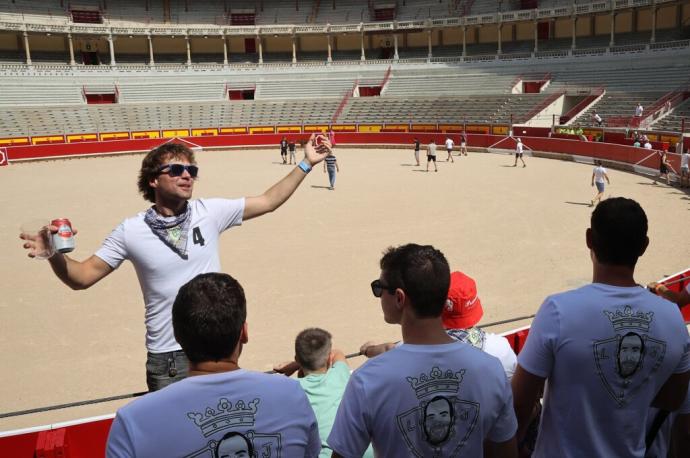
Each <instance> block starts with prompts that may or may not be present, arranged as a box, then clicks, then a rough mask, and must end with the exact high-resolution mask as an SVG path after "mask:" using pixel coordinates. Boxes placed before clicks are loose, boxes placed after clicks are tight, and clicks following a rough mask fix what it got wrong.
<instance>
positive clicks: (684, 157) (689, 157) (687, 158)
mask: <svg viewBox="0 0 690 458" xmlns="http://www.w3.org/2000/svg"><path fill="white" fill-rule="evenodd" d="M688 164H690V153H683V154H681V155H680V166H681V167H682V168H687V167H688Z"/></svg>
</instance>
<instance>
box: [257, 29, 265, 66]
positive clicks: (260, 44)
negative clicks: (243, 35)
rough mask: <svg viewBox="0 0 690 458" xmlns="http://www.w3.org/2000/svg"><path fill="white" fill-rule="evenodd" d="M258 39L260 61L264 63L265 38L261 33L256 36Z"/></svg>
mask: <svg viewBox="0 0 690 458" xmlns="http://www.w3.org/2000/svg"><path fill="white" fill-rule="evenodd" d="M256 41H258V42H259V63H260V64H263V63H264V43H263V40H262V39H261V35H257V36H256Z"/></svg>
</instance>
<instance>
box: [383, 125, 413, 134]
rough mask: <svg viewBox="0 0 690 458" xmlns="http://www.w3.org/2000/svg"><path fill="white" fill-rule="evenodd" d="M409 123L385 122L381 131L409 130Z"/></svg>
mask: <svg viewBox="0 0 690 458" xmlns="http://www.w3.org/2000/svg"><path fill="white" fill-rule="evenodd" d="M409 130H410V125H409V124H384V125H383V129H382V130H381V132H408V131H409Z"/></svg>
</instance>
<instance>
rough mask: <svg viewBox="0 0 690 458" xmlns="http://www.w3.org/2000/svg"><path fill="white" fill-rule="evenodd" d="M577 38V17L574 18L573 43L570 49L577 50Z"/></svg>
mask: <svg viewBox="0 0 690 458" xmlns="http://www.w3.org/2000/svg"><path fill="white" fill-rule="evenodd" d="M576 36H577V16H573V41H572V43H571V44H570V49H575V37H576Z"/></svg>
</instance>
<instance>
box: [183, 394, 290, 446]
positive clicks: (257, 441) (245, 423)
mask: <svg viewBox="0 0 690 458" xmlns="http://www.w3.org/2000/svg"><path fill="white" fill-rule="evenodd" d="M259 403H260V399H259V398H255V399H253V400H251V401H249V402H244V401H242V400H239V401H237V402H235V404H234V405H233V403H232V402H231V401H230V400H228V399H227V398H220V399H219V400H218V403H217V404H216V406H215V408H214V407H211V406H208V407H206V408H205V409H204V410H203V411H202V412H188V413H187V418H189V420H191V421H192V422H193V423H194V425H195V426H196V427H197V429H198V430H199V434H200V439H201V440H204V439H206V438H211V439H210V440H208V441H207V442H206V444H205V445H204V446H203V447H202V448H200V449H198V450H196V451H194V452H192V453H189V454H187V455H185V458H192V457H204V458H220V457H226V456H232V457H235V456H247V457H266V458H269V457H270V458H280V457H282V456H283V455H282V440H281V435H280V433H261V432H257V431H255V430H254V423H255V422H256V416H257V413H258V411H259V408H258V406H259Z"/></svg>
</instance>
